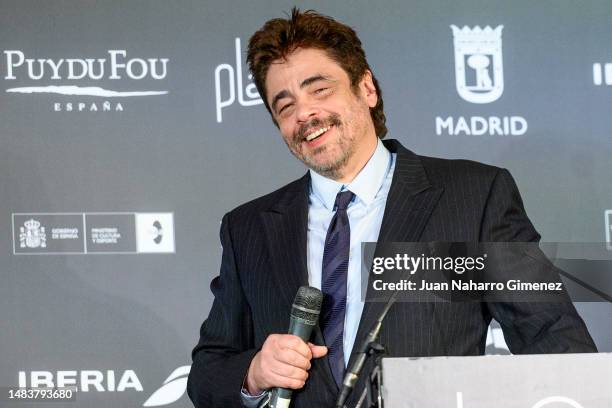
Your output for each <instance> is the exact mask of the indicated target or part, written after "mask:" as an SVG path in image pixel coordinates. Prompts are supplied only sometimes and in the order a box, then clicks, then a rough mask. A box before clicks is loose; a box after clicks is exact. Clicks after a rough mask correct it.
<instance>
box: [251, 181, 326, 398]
mask: <svg viewBox="0 0 612 408" xmlns="http://www.w3.org/2000/svg"><path fill="white" fill-rule="evenodd" d="M309 187H310V174H309V173H307V174H306V175H305V176H304V177H302V178H301V179H299V180H297V181H296V183H294V186H292V187H291V188H289V189H288V191H286V192H285V195H284V196H283V197H282V198H281V199H280V200H279V201H278V202H276V203H275V204H274V205H273V206H272V207H270V209H268V210H267V211H264V212H262V213H261V217H262V221H263V223H262V224H263V225H264V230H265V235H266V240H267V245H268V248H269V250H270V257H271V262H270V265H271V268H272V270H271V273H272V274H273V280H274V282H275V284H276V285H277V287H278V290H277V291H276V292H277V293H276V294H275V296H277V298H276V299H275V303H276V304H278V307H280V308H282V309H284V310H287V319H289V315H288V314H289V311H290V310H291V305H292V303H293V299H294V298H295V294H296V292H297V290H298V288H299V287H300V286H302V285H308V284H309V283H308V264H307V255H306V250H307V234H308V192H309ZM313 335H314V342H315V343H316V344H324V340H323V335H322V333H321V329H320V328H319V327H318V326H317V327H316V328H315V330H314V333H313ZM315 371H316V374H315ZM311 374H312V375H316V376H319V378H320V379H321V380H322V383H324V384H326V385H327V386H328V387H329V391H330V392H332V393H334V394H335V393H336V392H338V388H337V386H336V382H335V381H334V378H333V376H332V372H331V367H330V365H329V361H328V360H327V358H323V359H321V360H319V362H318V363H313V372H312V373H311ZM320 376H324V377H320Z"/></svg>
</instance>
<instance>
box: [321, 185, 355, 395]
mask: <svg viewBox="0 0 612 408" xmlns="http://www.w3.org/2000/svg"><path fill="white" fill-rule="evenodd" d="M354 196H355V195H354V194H353V193H351V192H350V191H343V192H341V193H338V195H337V196H336V203H335V204H334V207H335V208H336V213H335V214H334V217H333V218H332V220H331V222H330V223H329V228H328V229H327V236H326V237H325V248H324V249H323V268H322V271H323V276H322V280H321V291H322V292H323V305H322V307H321V323H322V324H321V325H322V328H323V337H324V338H325V344H326V345H327V347H328V354H327V358H328V360H329V364H330V365H331V369H332V373H333V375H334V380H336V383H337V384H338V386H341V385H342V377H343V376H344V352H343V337H344V336H343V334H344V316H345V312H346V281H347V275H348V263H349V250H350V244H351V226H350V225H349V219H348V214H347V213H346V208H347V207H348V205H349V203H350V202H351V200H352V199H353V197H354Z"/></svg>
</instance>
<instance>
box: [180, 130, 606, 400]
mask: <svg viewBox="0 0 612 408" xmlns="http://www.w3.org/2000/svg"><path fill="white" fill-rule="evenodd" d="M385 146H386V147H387V149H389V150H390V151H392V152H396V153H397V162H396V168H395V172H394V175H393V183H392V185H391V190H390V191H389V196H388V199H387V204H386V207H385V213H384V217H383V222H382V227H381V231H380V236H379V242H393V241H395V242H410V241H537V240H539V238H540V236H539V235H538V233H537V232H536V231H535V229H534V228H533V226H532V224H531V222H530V221H529V219H528V218H527V216H526V214H525V211H524V208H523V203H522V201H521V198H520V195H519V193H518V189H517V187H516V185H515V183H514V181H513V179H512V177H511V176H510V173H508V171H506V170H504V169H500V168H496V167H492V166H487V165H483V164H480V163H475V162H470V161H465V160H443V159H436V158H429V157H423V156H417V155H415V154H414V153H412V152H410V151H408V150H406V149H404V148H403V147H402V146H401V145H400V144H399V143H398V142H396V141H394V140H389V141H385ZM308 186H309V177H308V174H307V175H306V176H304V177H302V178H301V179H299V180H297V181H295V182H293V183H291V184H289V185H287V186H285V187H283V188H281V189H280V190H277V191H275V192H273V193H271V194H268V195H266V196H263V197H260V198H258V199H256V200H254V201H251V202H249V203H247V204H244V205H242V206H240V207H238V208H236V209H235V210H233V211H231V212H230V213H228V214H227V215H226V216H225V217H224V219H223V222H222V227H221V242H222V244H223V256H222V263H221V273H220V275H219V276H218V277H217V278H215V279H214V280H213V282H212V283H211V290H212V292H213V295H214V296H215V301H214V303H213V306H212V309H211V311H210V314H209V316H208V318H207V319H206V321H205V322H204V323H203V325H202V328H201V330H200V341H199V343H198V345H197V346H196V347H195V349H194V350H193V365H192V369H191V373H190V375H189V383H188V393H189V396H190V398H191V399H192V401H194V404H195V405H196V407H199V408H204V407H206V408H209V407H239V406H240V404H241V403H240V389H241V385H242V381H243V379H244V376H245V374H246V372H247V369H248V367H249V364H250V361H251V359H252V357H253V356H254V354H255V353H256V352H257V350H258V349H259V348H260V347H261V345H262V344H263V342H264V340H265V339H266V337H267V336H268V335H269V334H272V333H283V332H286V331H287V325H288V316H289V312H290V308H291V302H292V301H293V297H294V296H295V293H296V291H297V289H298V287H299V286H300V285H303V284H307V282H308V275H307V270H306V234H307V229H306V228H307V211H308V202H307V197H308ZM381 307H382V303H379V302H376V303H366V305H365V307H364V310H363V314H362V317H361V322H360V325H359V330H358V333H357V338H356V340H355V344H356V345H358V344H359V343H360V342H361V341H362V339H363V337H364V336H365V335H366V333H367V331H368V330H369V329H370V327H371V325H372V323H373V321H374V320H375V318H376V316H377V315H378V313H379V312H380V310H381ZM491 318H495V319H496V320H497V321H499V322H500V324H501V326H502V328H503V329H504V334H505V336H506V339H507V341H508V344H509V346H510V349H511V351H512V352H513V353H554V352H589V351H595V346H594V344H593V341H592V339H591V337H590V336H589V334H588V332H587V330H586V327H585V325H584V322H583V321H582V319H581V318H580V317H579V316H578V315H577V313H576V311H575V309H574V307H573V306H572V305H571V303H568V304H541V303H540V304H533V303H515V304H511V303H499V304H478V303H461V304H460V303H457V304H442V303H397V304H395V305H394V306H393V307H392V308H391V310H390V312H389V314H388V315H387V318H386V320H385V323H384V325H383V329H382V331H381V342H382V343H383V344H385V345H386V346H387V349H388V352H389V354H390V355H391V356H415V357H418V356H436V355H477V354H482V353H484V349H485V339H486V331H487V327H488V324H489V322H490V321H491ZM315 338H316V341H317V342H318V344H322V336H321V332H320V330H317V333H316V336H315ZM352 359H354V354H352V355H351V358H350V360H349V364H350V362H351V361H352ZM362 385H363V384H362V383H361V382H360V383H358V385H357V389H359V388H360V387H362ZM337 392H338V388H337V386H336V384H335V382H334V380H333V377H332V374H331V370H330V366H329V363H328V361H327V359H326V358H323V359H319V360H315V361H313V364H312V368H311V370H310V376H309V379H308V381H307V382H306V386H305V387H304V388H303V389H302V390H300V391H297V392H295V393H294V398H293V401H294V404H293V406H294V407H296V408H297V407H312V408H315V407H316V408H319V407H332V406H333V405H334V401H335V397H336V394H337ZM354 398H355V395H354V396H353V399H352V400H351V401H349V403H354V402H355V401H354ZM349 406H350V405H349Z"/></svg>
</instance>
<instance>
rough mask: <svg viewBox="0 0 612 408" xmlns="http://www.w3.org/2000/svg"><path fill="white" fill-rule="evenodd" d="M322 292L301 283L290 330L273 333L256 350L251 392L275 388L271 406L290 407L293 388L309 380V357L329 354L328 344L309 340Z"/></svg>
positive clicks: (249, 384) (250, 376)
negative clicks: (284, 332)
mask: <svg viewBox="0 0 612 408" xmlns="http://www.w3.org/2000/svg"><path fill="white" fill-rule="evenodd" d="M322 301H323V293H321V291H320V290H318V289H316V288H313V287H309V286H302V287H300V288H299V290H298V293H297V294H296V296H295V300H294V301H293V305H292V307H291V318H290V321H289V330H288V333H289V334H271V335H270V336H268V338H267V339H266V341H265V342H264V344H263V346H262V348H261V350H260V351H259V352H258V353H257V354H255V357H254V358H253V360H252V361H251V365H250V366H249V371H248V374H247V380H246V386H247V389H248V391H249V393H251V394H253V395H257V394H260V393H261V392H262V391H264V390H266V389H269V388H274V389H273V391H272V396H271V398H270V407H272V408H282V407H288V406H289V402H290V401H291V394H292V390H295V389H300V388H302V387H303V386H304V384H305V383H306V379H307V378H308V370H309V369H310V366H311V365H310V360H311V359H313V358H320V357H323V356H325V355H326V354H327V347H325V346H316V345H314V344H312V343H308V344H307V343H306V342H307V341H308V339H309V338H310V335H311V333H312V330H313V328H314V327H315V326H316V325H317V322H318V320H319V313H320V311H321V303H322Z"/></svg>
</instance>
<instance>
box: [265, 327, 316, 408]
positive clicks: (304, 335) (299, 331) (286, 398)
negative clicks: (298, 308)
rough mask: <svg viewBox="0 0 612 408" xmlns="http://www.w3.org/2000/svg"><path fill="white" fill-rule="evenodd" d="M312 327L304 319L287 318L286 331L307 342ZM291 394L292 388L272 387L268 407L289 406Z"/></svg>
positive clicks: (281, 407) (284, 407) (279, 407)
mask: <svg viewBox="0 0 612 408" xmlns="http://www.w3.org/2000/svg"><path fill="white" fill-rule="evenodd" d="M313 328H314V326H311V325H310V324H307V323H305V321H304V320H302V319H297V318H295V317H292V318H291V319H290V320H289V331H288V333H289V334H293V335H295V336H298V337H299V338H300V339H302V340H304V341H305V342H307V341H308V339H309V338H310V335H311V334H312V329H313ZM292 394H293V390H291V389H288V388H279V387H277V388H274V389H273V390H272V394H271V395H270V408H289V404H290V403H291V395H292Z"/></svg>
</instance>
